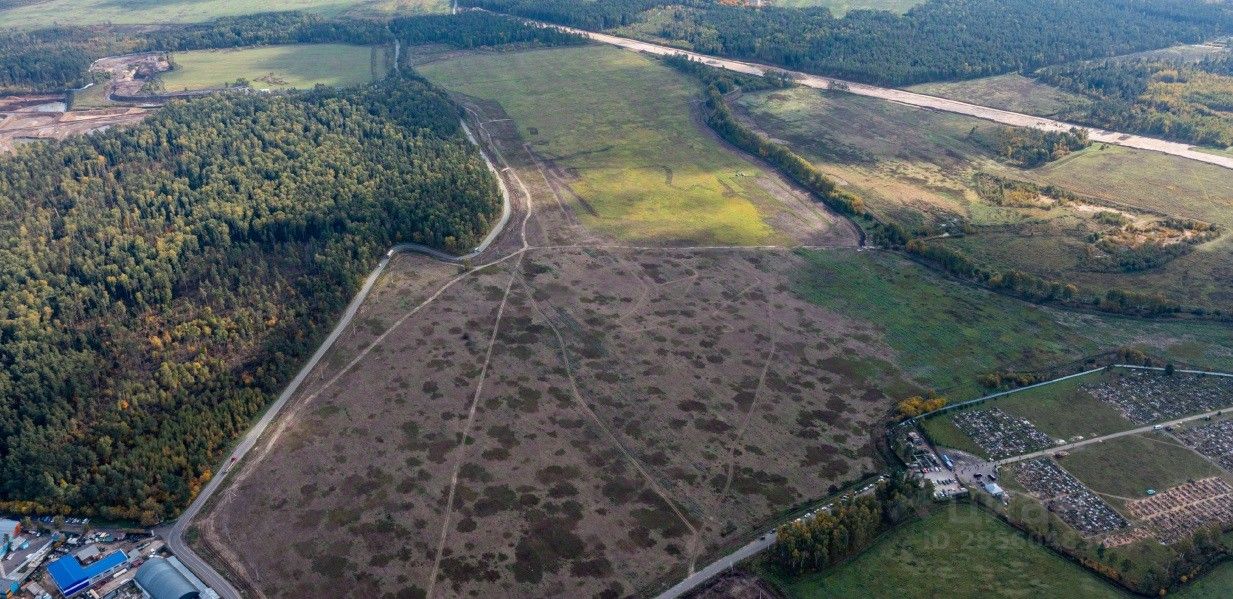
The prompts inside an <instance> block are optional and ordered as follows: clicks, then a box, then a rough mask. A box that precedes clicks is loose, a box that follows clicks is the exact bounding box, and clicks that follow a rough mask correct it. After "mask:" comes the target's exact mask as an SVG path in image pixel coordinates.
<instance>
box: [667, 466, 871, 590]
mask: <svg viewBox="0 0 1233 599" xmlns="http://www.w3.org/2000/svg"><path fill="white" fill-rule="evenodd" d="M882 480H883V477H881V476H879V477H878V478H876V479H874V480H873V482H871V483H869V484H868V485H866V487H864V488H862V490H861V491H859V492H857V493H856V495H858V496H860V495H868V494H870V493H873V492H874V491H876V490H877V484H878V483H879V482H881V481H882ZM847 494H848V493H845V494H844V496H847ZM842 498H843V497H842V496H841V497H840V498H839V499H836V500H834V501H831V502H830V503H827V504H825V505H821V506H819V507H817V508H815V509H814V510H813V511H812V512H810V513H809V514H816V513H818V512H820V511H824V510H826V511H829V510H830V509H831V506H832V505H835V501H840V500H841V499H842ZM809 514H806V515H804V516H800V517H799V518H797V520H800V519H802V518H805V517H806V516H808V515H809ZM774 544H775V529H771V530H768V531H766V532H764V533H762V534H761V535H760V536H758V538H756V539H754V540H752V541H750V542H749V543H748V544H746V545H745V546H744V547H741V548H740V549H737V550H736V551H733V552H732V553H729V554H728V555H725V556H723V557H721V558H719V559H717V560H715V561H714V562H711V564H710V565H708V566H707V567H705V568H703V569H701V570H698V571H697V572H694V573H693V574H690V575H689V577H687V578H686V579H685V580H682V581H681V582H678V583H676V584H675V585H673V587H672V588H670V589H668V590H666V591H664V592H662V593H660V594H659V595H656V597H655V599H676V598H677V597H680V596H682V595H684V594H686V593H689V592H690V591H692V590H694V589H696V588H698V587H700V586H702V584H703V583H705V582H707V581H708V580H710V579H712V578H715V577H716V576H719V575H720V574H722V573H723V572H724V571H725V570H728V569H730V568H732V567H734V566H736V565H737V564H739V563H741V562H743V561H745V560H747V559H749V558H751V557H753V556H755V555H758V554H759V553H762V552H763V551H766V550H767V549H769V548H770V547H771V545H774Z"/></svg>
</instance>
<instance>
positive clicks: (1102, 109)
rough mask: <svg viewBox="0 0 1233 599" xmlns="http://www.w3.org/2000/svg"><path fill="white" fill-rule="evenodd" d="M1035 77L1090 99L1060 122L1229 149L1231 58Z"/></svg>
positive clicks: (1086, 66) (1114, 64)
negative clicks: (1077, 122)
mask: <svg viewBox="0 0 1233 599" xmlns="http://www.w3.org/2000/svg"><path fill="white" fill-rule="evenodd" d="M1035 76H1036V77H1037V78H1038V79H1040V80H1041V81H1044V82H1045V83H1048V84H1050V85H1054V86H1057V87H1060V88H1062V89H1064V90H1067V91H1071V92H1074V93H1078V94H1082V95H1084V96H1087V97H1088V98H1090V99H1091V100H1092V102H1090V106H1089V107H1086V108H1079V109H1072V110H1071V111H1070V112H1068V113H1067V114H1065V115H1064V117H1065V118H1069V119H1072V120H1077V121H1080V122H1083V123H1087V124H1091V125H1094V126H1098V127H1105V128H1109V129H1116V130H1119V131H1130V132H1134V133H1142V134H1146V135H1155V136H1159V137H1164V138H1166V139H1174V140H1178V141H1183V142H1187V143H1192V144H1197V145H1207V146H1217V147H1228V146H1233V57H1231V56H1229V55H1227V54H1226V55H1223V56H1219V57H1211V58H1208V59H1206V60H1203V61H1199V62H1181V61H1167V60H1160V59H1152V58H1142V59H1138V60H1101V61H1094V62H1080V63H1074V64H1067V65H1060V66H1053V67H1048V68H1045V69H1041V70H1040V71H1038V72H1037V73H1036V74H1035Z"/></svg>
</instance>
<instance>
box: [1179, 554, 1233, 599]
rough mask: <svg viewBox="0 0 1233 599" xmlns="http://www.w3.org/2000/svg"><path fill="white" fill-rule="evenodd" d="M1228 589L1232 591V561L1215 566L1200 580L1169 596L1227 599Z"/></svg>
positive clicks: (1193, 598) (1194, 598) (1185, 598)
mask: <svg viewBox="0 0 1233 599" xmlns="http://www.w3.org/2000/svg"><path fill="white" fill-rule="evenodd" d="M1229 589H1233V561H1226V562H1224V563H1222V564H1220V565H1219V566H1216V568H1215V569H1213V570H1212V571H1211V572H1208V573H1207V574H1206V575H1204V576H1203V577H1202V578H1199V579H1198V580H1196V581H1194V583H1192V584H1190V585H1188V586H1185V587H1182V588H1181V589H1180V590H1178V591H1177V592H1176V593H1171V594H1170V595H1169V596H1170V597H1181V598H1183V599H1227V598H1228V596H1229V592H1230V591H1229Z"/></svg>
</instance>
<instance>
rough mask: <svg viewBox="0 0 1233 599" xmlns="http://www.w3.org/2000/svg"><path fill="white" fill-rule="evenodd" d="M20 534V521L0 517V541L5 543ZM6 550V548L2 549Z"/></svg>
mask: <svg viewBox="0 0 1233 599" xmlns="http://www.w3.org/2000/svg"><path fill="white" fill-rule="evenodd" d="M20 534H21V522H18V521H16V520H10V519H8V518H0V541H3V542H4V543H5V544H6V545H7V544H8V542H9V541H12V540H13V539H16V538H17V535H20ZM4 550H5V551H6V552H7V551H8V548H7V547H6V548H5V549H4Z"/></svg>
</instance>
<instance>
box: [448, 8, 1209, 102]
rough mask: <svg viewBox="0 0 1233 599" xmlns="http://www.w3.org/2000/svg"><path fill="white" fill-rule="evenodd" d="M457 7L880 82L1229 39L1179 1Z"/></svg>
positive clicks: (964, 75) (1205, 12)
mask: <svg viewBox="0 0 1233 599" xmlns="http://www.w3.org/2000/svg"><path fill="white" fill-rule="evenodd" d="M463 3H464V4H466V5H469V6H477V7H481V8H485V9H488V10H492V11H496V12H502V13H508V14H515V15H519V16H523V17H528V18H532V19H539V20H544V21H550V22H553V23H560V24H564V25H571V26H575V27H581V28H586V29H607V28H613V27H621V26H630V27H629V28H628V29H627V30H626V31H630V32H633V33H634V34H635V35H642V36H644V37H645V36H649V37H655V38H660V39H667V40H670V41H672V42H677V43H681V44H683V46H684V47H688V48H689V49H691V50H694V51H697V52H702V53H707V54H718V55H723V56H728V57H733V58H740V59H746V60H754V61H758V62H763V63H769V64H775V65H779V66H783V67H787V68H790V69H794V70H802V71H808V72H812V73H819V74H824V75H831V76H836V77H842V78H847V79H853V80H857V81H863V82H868V83H875V84H880V85H906V84H911V83H919V82H923V81H935V80H946V79H968V78H974V77H982V76H987V75H994V74H999V73H1006V72H1012V71H1031V70H1034V69H1036V68H1039V67H1042V66H1046V65H1051V64H1058V63H1064V62H1070V61H1074V60H1081V59H1089V58H1100V57H1106V56H1114V55H1118V54H1125V53H1129V52H1135V51H1139V50H1147V49H1153V48H1161V47H1165V46H1170V45H1173V44H1176V43H1181V42H1197V41H1200V40H1203V39H1207V38H1209V37H1212V36H1214V35H1218V34H1222V33H1228V32H1233V6H1231V5H1229V4H1227V3H1208V2H1192V1H1191V0H929V1H928V2H925V3H924V4H922V5H920V6H917V7H915V8H913V9H912V10H909V11H908V12H907V13H906V14H904V15H896V14H892V13H890V12H885V11H870V10H858V11H852V12H849V13H848V14H847V16H846V17H844V18H842V19H837V18H835V17H834V16H833V15H832V14H831V13H830V11H829V10H828V9H826V8H824V7H815V8H807V9H793V8H778V7H766V8H760V9H757V10H753V9H751V8H749V7H745V6H730V5H728V4H726V3H723V2H712V1H708V0H594V1H592V2H577V1H575V0H463Z"/></svg>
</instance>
